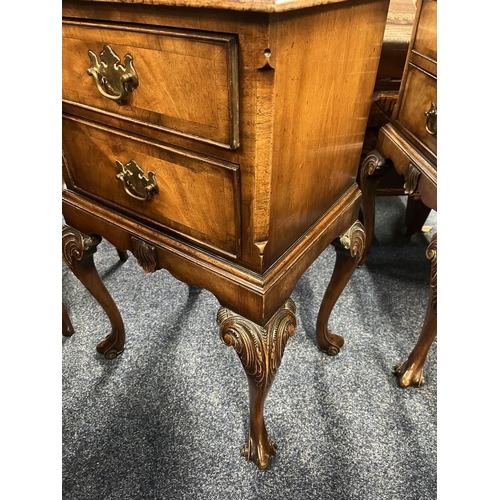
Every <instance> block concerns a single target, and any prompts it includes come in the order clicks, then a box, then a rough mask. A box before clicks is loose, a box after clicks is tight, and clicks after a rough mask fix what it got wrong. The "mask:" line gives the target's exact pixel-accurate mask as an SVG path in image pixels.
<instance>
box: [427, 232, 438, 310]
mask: <svg viewBox="0 0 500 500" xmlns="http://www.w3.org/2000/svg"><path fill="white" fill-rule="evenodd" d="M425 254H426V256H427V258H428V259H429V260H430V261H431V304H432V310H433V311H434V312H435V313H436V314H437V233H435V234H434V236H433V237H432V238H431V241H430V242H429V246H428V247H427V251H426V253H425Z"/></svg>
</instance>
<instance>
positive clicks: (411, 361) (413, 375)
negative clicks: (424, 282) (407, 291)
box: [394, 233, 437, 388]
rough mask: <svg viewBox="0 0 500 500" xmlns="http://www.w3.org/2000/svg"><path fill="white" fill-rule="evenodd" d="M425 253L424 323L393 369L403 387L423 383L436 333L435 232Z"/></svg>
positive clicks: (418, 385)
mask: <svg viewBox="0 0 500 500" xmlns="http://www.w3.org/2000/svg"><path fill="white" fill-rule="evenodd" d="M426 254H427V258H428V259H429V260H430V261H431V286H430V293H429V301H428V303H427V313H426V315H425V320H424V325H423V327H422V332H421V333H420V337H419V338H418V340H417V343H416V344H415V347H414V349H413V351H412V352H411V354H410V355H409V356H408V359H407V360H406V361H404V362H403V363H401V364H400V365H398V366H396V367H395V369H394V374H395V375H396V376H397V377H398V383H399V385H400V387H403V388H406V387H410V386H412V385H413V386H417V387H420V386H421V385H423V384H424V383H425V380H424V376H423V372H424V364H425V360H426V359H427V354H428V353H429V349H430V347H431V345H432V342H434V339H435V338H436V334H437V233H436V234H435V235H434V236H433V237H432V238H431V241H430V243H429V246H428V247H427V253H426Z"/></svg>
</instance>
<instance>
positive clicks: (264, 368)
mask: <svg viewBox="0 0 500 500" xmlns="http://www.w3.org/2000/svg"><path fill="white" fill-rule="evenodd" d="M295 311H296V308H295V304H294V303H293V301H292V300H291V299H288V300H287V301H286V302H285V304H284V305H283V307H282V308H281V309H280V310H279V311H278V312H277V313H276V314H275V315H274V316H273V317H272V318H271V319H270V320H269V322H268V323H267V325H266V326H265V327H261V326H259V325H257V324H255V323H253V322H252V321H250V320H248V319H246V318H244V317H243V316H240V315H238V314H236V313H234V312H232V311H230V310H229V309H226V308H225V307H221V308H220V309H219V312H218V313H217V323H218V324H219V335H220V338H221V340H222V341H223V342H224V343H225V344H226V345H228V346H232V347H234V349H235V351H236V352H237V353H238V356H239V357H240V360H241V364H242V365H243V368H244V369H245V372H246V374H247V375H248V376H249V377H250V378H253V379H254V380H255V384H256V386H257V388H258V389H259V390H260V391H266V390H267V389H269V387H270V386H271V384H272V382H273V380H274V376H275V375H276V372H277V370H278V368H279V366H280V364H281V358H282V356H283V352H284V350H285V346H286V343H287V341H288V339H289V337H291V336H292V335H293V333H294V331H295V326H296V319H295Z"/></svg>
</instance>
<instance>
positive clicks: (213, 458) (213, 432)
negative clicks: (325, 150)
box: [62, 197, 437, 500]
mask: <svg viewBox="0 0 500 500" xmlns="http://www.w3.org/2000/svg"><path fill="white" fill-rule="evenodd" d="M404 208H405V207H404V199H403V198H398V197H390V198H378V199H377V226H376V241H375V242H374V246H373V248H372V252H371V254H370V257H369V260H368V262H367V263H366V265H365V266H364V267H362V268H359V269H357V270H356V271H355V273H354V275H353V277H352V279H351V281H350V282H349V284H348V285H347V287H346V289H345V291H344V293H343V295H342V296H341V298H340V299H339V302H338V303H337V306H336V308H335V309H334V312H333V314H332V317H331V319H330V326H331V328H332V329H333V330H334V331H336V332H337V333H340V334H342V335H344V336H345V339H346V343H345V345H344V347H343V349H342V351H341V353H340V354H339V355H338V356H337V357H334V358H331V357H328V356H327V355H325V354H324V353H322V352H320V351H319V350H318V349H317V347H316V342H315V321H316V315H317V312H318V309H319V305H320V302H321V299H322V296H323V293H324V291H325V288H326V286H327V283H328V281H329V278H330V275H331V272H332V269H333V265H334V261H335V251H334V248H333V246H330V247H328V248H327V249H326V250H325V251H324V252H323V253H322V255H321V256H320V257H319V258H318V259H317V261H316V262H315V263H314V264H313V265H312V266H311V267H310V268H309V269H308V271H307V272H306V273H305V274H304V275H303V277H302V278H301V279H300V281H299V282H298V284H297V286H296V288H295V291H294V293H293V295H292V298H293V299H294V301H295V303H296V305H297V330H296V332H295V335H294V336H293V337H292V338H291V339H290V341H289V342H288V345H287V348H286V350H285V355H284V358H283V362H282V364H281V367H280V369H279V371H278V374H277V377H276V379H275V382H274V385H273V387H272V389H271V392H270V393H269V396H268V399H267V402H266V407H265V415H266V422H267V428H268V431H269V434H270V436H271V437H272V438H273V439H274V440H275V441H276V442H277V444H278V451H277V454H276V456H275V457H273V459H272V460H271V464H270V466H269V468H268V469H267V470H266V471H260V470H258V469H257V468H256V467H255V466H254V465H253V464H252V463H248V462H246V461H245V460H244V459H243V458H242V457H241V456H240V453H239V450H240V447H241V445H242V444H243V443H244V442H245V439H246V433H247V422H248V403H247V398H248V396H247V394H248V393H247V382H246V377H245V374H244V371H243V369H242V367H241V364H240V361H239V359H238V357H237V355H236V353H235V352H234V350H233V349H231V348H228V347H226V346H225V345H224V344H223V343H222V342H221V340H220V339H219V336H218V330H217V325H216V321H215V318H216V312H217V309H218V307H219V304H218V302H217V300H216V299H215V297H214V296H213V295H212V294H210V293H209V292H207V291H204V290H200V289H197V288H193V287H191V288H190V287H188V286H187V285H185V284H183V283H181V282H179V281H176V280H175V279H174V278H173V277H172V276H170V275H169V273H168V272H166V271H159V272H156V273H153V274H145V273H144V272H143V271H142V269H141V268H140V267H139V266H138V265H137V263H136V261H135V258H134V257H133V256H132V255H131V256H130V258H129V259H128V261H127V262H125V263H121V262H120V261H119V259H118V257H117V254H116V252H115V250H114V249H113V247H111V245H110V244H109V243H108V242H106V241H103V242H102V243H101V244H100V245H99V249H98V251H97V253H96V255H95V262H96V267H97V269H98V271H99V273H100V275H101V277H102V279H103V281H104V283H105V284H106V286H107V287H108V289H109V291H110V293H111V294H112V296H113V298H114V299H115V302H116V304H117V306H118V307H119V309H120V311H121V312H122V316H123V320H124V323H125V328H126V335H127V341H126V348H125V351H124V352H123V354H122V355H121V356H119V357H118V358H117V359H115V360H112V361H108V360H106V359H104V358H103V357H102V356H101V355H99V354H98V353H97V352H96V350H95V345H96V344H97V342H98V341H99V340H101V339H102V338H104V337H105V336H106V335H107V334H108V333H109V321H108V320H107V317H106V315H105V313H104V312H103V310H102V309H101V308H100V307H99V306H98V304H97V302H96V301H95V299H94V298H93V297H92V296H91V295H90V294H89V293H88V292H87V290H86V289H85V288H84V287H83V285H82V284H81V283H80V282H79V281H78V280H77V279H76V278H75V277H74V276H73V275H72V274H71V273H70V271H69V270H68V269H67V268H66V266H65V265H64V263H63V278H62V279H63V300H64V301H65V303H66V305H67V308H68V311H69V314H70V317H71V320H72V322H73V325H74V327H75V330H76V332H75V334H74V335H73V337H71V338H67V339H66V338H63V341H62V365H63V373H62V380H63V382H62V422H63V443H62V444H63V464H62V480H63V483H62V492H63V498H64V499H65V500H80V499H82V500H83V499H85V500H101V499H116V500H127V499H133V500H149V499H166V500H174V499H221V500H224V499H238V500H239V499H248V500H250V499H287V500H290V499H299V500H306V499H337V500H342V499H363V500H369V499H373V500H385V499H388V500H389V499H390V500H399V499H405V500H412V499H414V500H425V499H433V498H436V497H437V404H436V403H437V343H436V342H435V343H434V345H433V346H432V348H431V351H430V353H429V356H428V359H427V363H426V366H425V378H426V382H427V384H426V385H425V386H423V387H421V388H410V389H406V390H404V389H400V388H399V387H398V386H397V383H396V379H395V377H394V375H393V374H392V368H393V366H394V365H395V364H396V363H397V362H399V361H402V360H403V359H405V358H406V357H407V355H408V354H409V352H410V351H411V349H412V348H413V346H414V344H415V342H416V340H417V338H418V335H419V333H420V329H421V325H422V322H423V319H424V314H425V309H426V304H427V297H428V285H429V279H430V276H429V269H430V265H429V261H428V260H427V259H426V257H425V250H426V246H427V243H428V241H429V240H430V237H431V235H432V234H433V233H434V231H435V230H436V226H437V222H436V214H435V213H434V212H432V213H431V215H430V216H429V219H428V221H427V224H429V225H431V226H432V230H431V231H430V232H429V233H426V234H423V233H419V234H416V235H413V236H412V238H411V239H408V238H406V237H403V236H401V234H402V231H403V224H404Z"/></svg>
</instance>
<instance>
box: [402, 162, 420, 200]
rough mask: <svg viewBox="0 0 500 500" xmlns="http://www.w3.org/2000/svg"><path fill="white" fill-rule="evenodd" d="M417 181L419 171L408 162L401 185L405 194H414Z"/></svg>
mask: <svg viewBox="0 0 500 500" xmlns="http://www.w3.org/2000/svg"><path fill="white" fill-rule="evenodd" d="M419 179H420V170H419V169H418V168H417V167H416V166H415V165H413V163H411V162H410V164H409V165H408V171H407V172H406V174H405V183H404V184H403V189H404V191H405V194H413V193H414V192H415V189H417V184H418V180H419Z"/></svg>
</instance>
